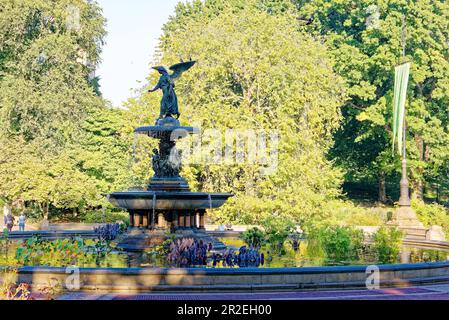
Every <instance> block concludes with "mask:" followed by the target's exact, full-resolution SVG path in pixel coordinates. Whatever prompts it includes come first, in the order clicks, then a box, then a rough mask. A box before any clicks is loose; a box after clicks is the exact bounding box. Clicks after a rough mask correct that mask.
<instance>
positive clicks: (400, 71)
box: [393, 63, 410, 155]
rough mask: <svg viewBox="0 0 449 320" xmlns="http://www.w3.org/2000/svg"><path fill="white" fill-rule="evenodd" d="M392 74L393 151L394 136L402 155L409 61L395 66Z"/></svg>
mask: <svg viewBox="0 0 449 320" xmlns="http://www.w3.org/2000/svg"><path fill="white" fill-rule="evenodd" d="M394 71H395V75H394V99H393V153H394V146H395V142H396V138H397V140H398V151H399V154H400V155H402V151H403V150H402V148H403V144H402V143H403V139H404V136H403V130H404V117H405V99H406V95H407V85H408V77H409V74H410V63H404V64H401V65H399V66H397V67H396V68H395V70H394Z"/></svg>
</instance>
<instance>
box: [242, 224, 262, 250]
mask: <svg viewBox="0 0 449 320" xmlns="http://www.w3.org/2000/svg"><path fill="white" fill-rule="evenodd" d="M241 238H242V240H243V241H245V243H246V244H247V245H248V246H250V247H251V246H252V247H254V248H256V249H260V248H261V247H262V245H263V243H264V240H265V234H264V232H263V231H262V230H260V229H259V228H257V227H254V228H251V229H248V230H246V231H245V232H243V233H242V234H241Z"/></svg>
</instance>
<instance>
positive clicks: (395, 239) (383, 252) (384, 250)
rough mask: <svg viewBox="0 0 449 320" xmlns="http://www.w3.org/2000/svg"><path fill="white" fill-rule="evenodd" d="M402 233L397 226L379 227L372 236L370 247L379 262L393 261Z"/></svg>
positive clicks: (399, 246) (396, 257) (395, 259)
mask: <svg viewBox="0 0 449 320" xmlns="http://www.w3.org/2000/svg"><path fill="white" fill-rule="evenodd" d="M402 237H403V233H402V231H400V230H399V229H397V228H392V227H381V228H380V229H379V230H378V231H377V232H376V233H375V234H374V236H373V245H372V248H373V250H374V252H375V254H376V256H377V260H378V261H379V262H380V263H395V262H396V261H397V259H398V256H399V252H400V250H401V246H402Z"/></svg>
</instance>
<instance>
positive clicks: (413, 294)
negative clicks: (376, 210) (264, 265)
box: [58, 284, 449, 300]
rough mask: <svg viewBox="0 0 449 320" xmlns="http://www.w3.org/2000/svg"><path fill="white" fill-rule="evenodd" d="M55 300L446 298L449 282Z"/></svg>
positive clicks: (67, 296) (84, 296)
mask: <svg viewBox="0 0 449 320" xmlns="http://www.w3.org/2000/svg"><path fill="white" fill-rule="evenodd" d="M58 300H449V284H438V285H429V286H417V287H406V288H383V289H379V290H366V289H364V290H362V289H358V290H335V291H330V290H329V291H295V292H254V293H251V292H248V293H245V292H229V293H215V292H211V293H202V292H197V293H186V292H181V293H137V294H124V293H123V294H122V293H117V294H99V293H88V292H86V293H83V292H73V293H66V294H63V295H62V296H60V297H59V298H58Z"/></svg>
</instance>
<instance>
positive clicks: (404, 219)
mask: <svg viewBox="0 0 449 320" xmlns="http://www.w3.org/2000/svg"><path fill="white" fill-rule="evenodd" d="M390 224H393V225H397V226H399V227H413V228H424V225H423V224H422V223H421V221H419V219H418V217H417V216H416V213H415V211H414V210H413V209H412V208H411V207H409V206H401V207H399V208H398V209H397V210H396V211H395V212H394V214H393V219H392V221H391V222H390Z"/></svg>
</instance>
